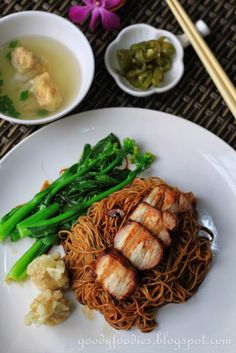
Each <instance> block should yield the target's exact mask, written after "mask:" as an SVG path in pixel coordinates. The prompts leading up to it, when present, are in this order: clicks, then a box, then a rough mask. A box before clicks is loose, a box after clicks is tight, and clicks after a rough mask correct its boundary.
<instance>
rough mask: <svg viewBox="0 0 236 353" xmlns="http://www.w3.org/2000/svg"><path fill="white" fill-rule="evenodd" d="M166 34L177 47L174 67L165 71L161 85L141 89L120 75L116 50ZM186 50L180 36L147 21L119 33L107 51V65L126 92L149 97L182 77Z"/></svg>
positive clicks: (164, 90)
mask: <svg viewBox="0 0 236 353" xmlns="http://www.w3.org/2000/svg"><path fill="white" fill-rule="evenodd" d="M161 36H164V37H166V38H167V39H168V41H169V42H171V43H172V44H173V45H174V47H175V50H176V52H175V55H174V57H173V66H172V69H171V70H170V71H168V72H166V73H165V78H164V81H163V82H161V84H160V86H159V87H156V88H150V89H148V90H146V91H141V90H139V89H137V88H135V87H133V86H132V85H131V84H130V83H129V82H128V81H127V80H126V78H125V77H123V76H121V75H119V73H118V72H119V63H118V60H117V55H116V52H117V50H118V49H129V48H130V46H131V45H132V44H134V43H139V42H142V41H146V40H150V39H158V38H160V37H161ZM183 58H184V51H183V47H182V45H181V43H180V41H179V40H178V38H177V37H176V36H175V35H174V34H172V33H171V32H169V31H165V30H163V29H157V28H155V27H153V26H150V25H147V24H145V23H139V24H135V25H132V26H128V27H126V28H125V29H123V31H121V32H120V33H119V35H118V36H117V38H116V39H115V40H114V41H113V42H112V43H110V44H109V46H108V47H107V49H106V53H105V65H106V68H107V70H108V72H109V73H110V75H111V76H112V77H113V78H114V79H115V81H116V83H117V85H118V86H119V87H120V88H121V89H122V90H123V91H125V92H126V93H129V94H131V95H132V96H135V97H147V96H150V95H152V94H154V93H163V92H166V91H168V90H170V89H171V88H173V87H174V86H175V85H176V84H177V83H178V82H179V80H180V79H181V77H182V75H183V72H184V63H183Z"/></svg>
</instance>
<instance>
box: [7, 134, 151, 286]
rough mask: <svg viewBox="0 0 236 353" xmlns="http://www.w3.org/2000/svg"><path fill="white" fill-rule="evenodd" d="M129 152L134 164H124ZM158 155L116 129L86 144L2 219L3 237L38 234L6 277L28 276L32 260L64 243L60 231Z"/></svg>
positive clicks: (125, 183) (18, 237)
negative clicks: (43, 186) (72, 161)
mask: <svg viewBox="0 0 236 353" xmlns="http://www.w3.org/2000/svg"><path fill="white" fill-rule="evenodd" d="M127 156H129V158H130V159H131V160H132V163H133V164H134V169H132V170H130V169H128V168H126V169H124V170H121V169H119V167H120V166H121V164H122V162H123V160H124V158H125V157H127ZM153 160H154V156H153V155H152V154H151V153H140V152H139V150H138V146H137V144H136V142H135V141H134V140H132V139H130V138H126V139H124V141H123V143H122V144H121V143H120V141H119V139H118V138H117V137H116V136H115V135H114V134H109V135H108V136H107V137H105V138H104V139H102V140H100V141H99V142H98V143H97V144H96V145H95V146H93V147H92V146H91V145H90V144H86V145H85V146H84V150H83V153H82V156H81V158H80V160H79V162H78V163H75V164H74V165H72V166H71V167H70V168H68V169H66V170H65V171H64V172H63V174H61V176H60V177H59V178H58V179H56V180H55V181H54V182H53V183H52V184H50V185H49V186H47V188H46V189H44V190H43V191H40V192H39V193H37V194H36V195H35V196H34V197H33V198H32V200H30V201H29V202H27V203H25V204H23V205H21V206H19V207H15V208H13V209H12V210H11V211H10V212H9V213H8V214H6V215H5V216H4V217H3V218H2V219H1V220H0V241H3V240H4V239H6V238H7V237H10V239H11V241H18V240H19V239H21V238H23V237H26V236H28V237H31V238H35V239H36V241H35V243H34V244H33V245H32V247H31V248H30V249H29V250H28V251H27V252H26V253H25V254H24V255H23V256H22V257H21V258H20V259H19V260H18V261H17V262H16V264H15V265H14V266H13V267H12V269H11V270H10V272H9V273H8V276H7V278H8V279H13V280H21V279H23V278H24V277H25V276H26V269H27V266H28V264H29V263H30V262H31V261H32V260H33V259H34V258H35V257H37V256H40V255H41V254H43V253H45V252H46V251H47V250H48V249H49V248H50V247H51V246H52V245H53V244H58V243H59V238H58V236H57V233H58V231H59V230H60V229H65V228H70V227H71V226H72V224H73V223H75V222H76V220H77V219H78V217H79V216H81V215H82V214H85V213H86V211H87V209H88V208H89V207H90V206H91V205H92V204H93V203H94V202H97V201H100V200H101V199H103V198H104V197H107V196H108V195H110V194H112V193H113V192H115V191H117V190H120V189H121V188H122V187H124V186H126V185H127V184H129V183H130V182H132V181H133V179H134V178H135V177H137V176H138V175H139V174H140V173H141V172H142V171H143V170H144V169H146V168H148V167H149V166H150V164H151V163H152V162H153Z"/></svg>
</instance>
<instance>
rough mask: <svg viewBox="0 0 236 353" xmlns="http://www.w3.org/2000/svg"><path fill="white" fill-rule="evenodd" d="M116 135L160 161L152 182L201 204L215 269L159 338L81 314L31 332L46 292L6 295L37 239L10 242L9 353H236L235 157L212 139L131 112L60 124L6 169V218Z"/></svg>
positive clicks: (165, 315) (4, 332) (0, 262)
mask: <svg viewBox="0 0 236 353" xmlns="http://www.w3.org/2000/svg"><path fill="white" fill-rule="evenodd" d="M109 132H114V133H115V134H117V135H118V136H119V137H120V138H123V137H125V136H130V137H133V138H135V139H136V140H137V141H138V143H139V144H140V145H141V146H143V148H144V149H145V150H150V151H152V152H153V153H155V154H156V155H157V156H158V159H157V160H156V162H155V163H154V165H153V167H152V168H151V169H150V170H149V171H148V173H147V174H149V175H158V176H160V177H161V178H163V179H165V180H166V181H167V182H168V183H171V184H173V185H177V186H179V187H180V188H183V189H184V190H192V191H193V192H194V193H195V194H196V195H197V197H198V208H199V210H200V216H201V220H202V222H203V223H204V224H205V225H207V226H209V227H210V228H211V229H213V230H214V232H215V233H216V242H215V244H214V245H215V248H216V249H215V256H214V263H213V266H212V269H211V271H210V273H209V274H208V276H207V278H206V279H205V281H204V283H203V284H202V286H201V287H200V289H199V291H198V292H197V293H196V294H195V295H194V296H193V298H192V299H190V300H189V301H188V302H187V303H186V304H181V305H174V304H171V305H168V306H166V307H165V308H163V309H161V310H160V311H159V314H158V322H159V328H158V329H156V330H155V331H153V332H152V333H150V334H142V333H140V332H139V331H138V330H137V329H132V330H130V331H128V332H122V331H116V330H114V329H112V328H110V327H109V326H108V324H107V323H106V322H105V320H104V319H103V317H102V315H100V314H99V313H95V314H94V318H93V320H91V319H89V318H88V315H87V314H85V313H84V311H83V309H82V306H81V305H79V304H77V305H75V310H74V311H73V314H72V315H71V316H70V318H69V319H68V320H67V321H66V322H65V323H63V324H62V325H60V326H57V327H54V328H48V327H44V326H41V327H34V326H31V327H26V326H24V324H23V317H24V314H25V313H26V312H27V310H28V306H29V304H30V302H31V301H32V299H33V297H34V296H35V295H36V293H37V290H36V289H35V288H33V286H32V284H31V283H29V281H28V282H27V283H25V284H24V285H22V286H20V285H19V284H11V285H7V284H5V283H4V277H5V275H6V272H7V271H8V270H9V268H10V266H11V265H12V264H13V263H14V262H15V260H16V259H17V258H18V257H19V256H20V255H21V254H22V253H23V251H24V250H25V249H26V248H27V247H28V246H29V239H26V240H25V241H21V242H19V243H16V244H14V245H13V244H10V243H8V242H6V243H5V244H2V245H0V271H1V273H0V277H1V278H0V280H1V282H0V317H1V319H0V320H1V323H0V342H1V349H0V350H1V352H4V353H64V352H67V353H77V352H80V351H83V352H104V351H112V352H129V351H130V349H134V350H135V352H137V353H138V352H144V351H145V353H148V352H159V353H162V352H168V353H169V352H176V351H180V352H184V351H189V352H201V353H204V352H207V353H209V352H214V353H221V352H222V353H223V352H224V353H232V352H235V351H236V342H235V339H236V333H235V322H236V300H235V295H236V281H235V264H236V261H235V258H236V256H235V251H236V236H235V229H236V217H235V215H236V202H235V195H236V170H235V169H236V154H235V152H234V151H233V150H232V149H231V148H230V147H229V146H228V145H227V144H225V143H224V142H223V141H221V140H220V139H218V138H217V137H216V136H214V135H213V134H211V133H209V132H208V131H206V130H204V129H202V128H200V127H198V126H197V125H194V124H192V123H190V122H188V121H186V120H183V119H180V118H177V117H174V116H171V115H169V114H164V113H160V112H155V111H150V110H142V109H127V108H114V109H104V110H97V111H90V112H86V113H82V114H79V115H75V116H72V117H70V118H65V119H63V120H60V121H58V122H55V123H53V124H51V125H49V126H46V127H44V128H42V129H41V130H39V131H38V132H36V133H35V134H33V135H32V136H30V137H29V138H27V139H26V140H25V141H23V142H22V143H20V144H19V145H18V146H17V147H16V148H14V149H13V150H12V151H11V152H10V153H8V155H7V156H6V157H5V158H3V160H2V161H1V164H0V195H1V196H0V215H3V214H4V213H6V212H7V211H8V210H9V209H10V208H11V207H13V206H15V205H17V204H21V203H23V202H25V201H27V200H29V199H30V197H32V196H33V194H34V193H35V192H37V191H38V190H39V188H40V186H41V185H42V184H43V181H44V180H45V179H54V178H56V177H57V176H58V172H59V170H60V169H61V168H63V167H66V166H69V165H70V164H72V163H73V162H75V161H76V160H77V159H78V157H79V155H80V153H81V150H82V147H83V145H84V144H85V143H86V142H90V143H95V142H96V141H98V140H99V139H100V138H102V137H104V136H105V135H106V134H108V133H109ZM72 297H73V296H72Z"/></svg>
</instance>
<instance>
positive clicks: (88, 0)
mask: <svg viewBox="0 0 236 353" xmlns="http://www.w3.org/2000/svg"><path fill="white" fill-rule="evenodd" d="M95 1H96V0H82V2H83V3H84V4H85V5H95Z"/></svg>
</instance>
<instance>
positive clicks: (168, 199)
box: [143, 184, 195, 214]
mask: <svg viewBox="0 0 236 353" xmlns="http://www.w3.org/2000/svg"><path fill="white" fill-rule="evenodd" d="M143 201H144V202H147V203H148V204H149V205H151V206H153V207H156V208H158V209H160V210H162V211H168V212H170V213H173V214H179V213H182V212H188V211H192V210H193V207H194V204H195V197H194V195H193V193H191V192H186V193H183V192H181V191H179V190H176V189H173V190H172V189H170V188H169V187H168V186H167V185H164V184H161V185H158V186H156V187H155V188H153V189H152V190H151V191H150V193H149V194H148V195H147V196H146V197H145V198H144V200H143Z"/></svg>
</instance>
